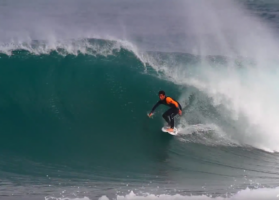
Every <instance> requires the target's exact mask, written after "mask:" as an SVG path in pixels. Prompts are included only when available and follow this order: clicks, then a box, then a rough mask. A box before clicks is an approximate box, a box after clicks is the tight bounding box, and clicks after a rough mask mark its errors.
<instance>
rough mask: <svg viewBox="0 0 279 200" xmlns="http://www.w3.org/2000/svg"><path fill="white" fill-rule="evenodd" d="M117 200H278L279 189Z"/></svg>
mask: <svg viewBox="0 0 279 200" xmlns="http://www.w3.org/2000/svg"><path fill="white" fill-rule="evenodd" d="M116 199H117V200H143V199H144V200H148V199H150V200H151V199H152V200H154V199H158V200H159V199H164V200H250V199H251V200H277V199H279V188H275V189H268V188H262V189H256V190H251V189H245V190H242V191H239V192H237V193H236V194H235V195H232V196H230V197H212V196H206V195H198V196H195V195H192V196H182V195H180V194H176V195H153V194H148V195H145V196H139V195H136V194H135V193H134V192H130V194H128V195H126V196H117V198H116ZM99 200H109V198H107V197H106V196H102V197H101V198H99Z"/></svg>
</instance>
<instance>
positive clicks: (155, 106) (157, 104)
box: [150, 101, 162, 113]
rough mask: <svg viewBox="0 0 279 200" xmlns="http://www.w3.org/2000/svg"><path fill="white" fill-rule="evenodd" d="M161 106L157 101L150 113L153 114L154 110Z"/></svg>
mask: <svg viewBox="0 0 279 200" xmlns="http://www.w3.org/2000/svg"><path fill="white" fill-rule="evenodd" d="M160 104H162V101H158V102H157V103H156V104H155V105H154V106H153V108H152V110H151V112H150V113H153V112H154V111H155V109H156V108H157V107H158V106H159V105H160Z"/></svg>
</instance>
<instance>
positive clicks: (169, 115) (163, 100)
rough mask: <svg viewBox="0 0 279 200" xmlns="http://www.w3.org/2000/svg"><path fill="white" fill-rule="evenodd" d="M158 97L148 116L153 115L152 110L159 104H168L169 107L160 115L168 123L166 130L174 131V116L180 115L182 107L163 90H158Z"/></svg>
mask: <svg viewBox="0 0 279 200" xmlns="http://www.w3.org/2000/svg"><path fill="white" fill-rule="evenodd" d="M159 98H160V100H159V101H158V102H157V103H156V104H155V105H154V106H153V108H152V110H151V112H150V113H149V115H148V116H149V117H151V116H152V115H153V112H154V111H155V109H156V108H157V106H159V105H160V104H164V105H166V106H169V107H170V109H168V110H167V111H166V112H165V113H164V114H163V115H162V116H163V118H164V119H165V121H166V122H167V123H168V125H169V126H170V128H168V129H167V131H168V132H173V131H174V116H175V115H177V114H179V115H182V108H181V105H180V104H179V103H178V102H177V101H175V100H174V99H173V98H171V97H167V96H166V94H165V92H164V91H162V90H161V91H159Z"/></svg>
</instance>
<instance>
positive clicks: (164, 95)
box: [159, 90, 166, 100]
mask: <svg viewBox="0 0 279 200" xmlns="http://www.w3.org/2000/svg"><path fill="white" fill-rule="evenodd" d="M165 97H166V93H165V91H163V90H161V91H159V98H160V99H161V100H164V99H165Z"/></svg>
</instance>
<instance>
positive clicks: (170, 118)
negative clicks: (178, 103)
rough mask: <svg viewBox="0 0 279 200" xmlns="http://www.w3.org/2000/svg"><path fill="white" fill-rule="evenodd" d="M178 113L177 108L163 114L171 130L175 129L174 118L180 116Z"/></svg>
mask: <svg viewBox="0 0 279 200" xmlns="http://www.w3.org/2000/svg"><path fill="white" fill-rule="evenodd" d="M178 111H179V110H178V109H177V108H170V109H168V110H167V111H166V112H165V113H164V114H163V118H164V119H165V120H166V122H167V123H168V124H169V125H170V127H171V128H174V116H175V115H177V114H178Z"/></svg>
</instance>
